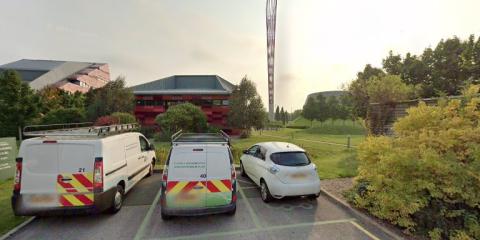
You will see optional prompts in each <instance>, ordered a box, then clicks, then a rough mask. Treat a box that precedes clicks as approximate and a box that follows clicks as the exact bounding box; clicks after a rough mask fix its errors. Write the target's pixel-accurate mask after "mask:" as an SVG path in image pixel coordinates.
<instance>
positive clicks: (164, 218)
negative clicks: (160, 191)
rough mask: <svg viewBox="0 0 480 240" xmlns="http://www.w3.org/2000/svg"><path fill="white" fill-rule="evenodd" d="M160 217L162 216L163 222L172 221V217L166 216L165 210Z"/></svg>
mask: <svg viewBox="0 0 480 240" xmlns="http://www.w3.org/2000/svg"><path fill="white" fill-rule="evenodd" d="M160 215H162V220H163V221H168V220H170V219H172V216H170V215H168V214H166V213H165V212H164V211H163V209H162V210H161V211H160Z"/></svg>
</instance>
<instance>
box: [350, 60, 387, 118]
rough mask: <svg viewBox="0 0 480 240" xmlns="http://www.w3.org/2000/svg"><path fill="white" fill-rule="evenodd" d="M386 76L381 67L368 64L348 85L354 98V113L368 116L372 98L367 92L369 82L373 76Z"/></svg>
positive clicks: (359, 115)
mask: <svg viewBox="0 0 480 240" xmlns="http://www.w3.org/2000/svg"><path fill="white" fill-rule="evenodd" d="M381 76H385V72H383V70H382V69H380V68H375V67H372V66H371V65H370V64H367V65H366V66H365V68H364V69H363V71H362V72H358V73H357V79H355V80H354V81H352V82H351V83H350V85H349V86H348V87H347V88H348V91H349V93H350V95H351V96H352V100H353V113H354V114H355V115H356V116H357V117H361V118H364V119H365V118H366V117H367V109H368V104H369V101H370V99H369V98H368V93H367V83H368V81H369V80H370V79H371V78H372V77H381Z"/></svg>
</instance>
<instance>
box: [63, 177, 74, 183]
mask: <svg viewBox="0 0 480 240" xmlns="http://www.w3.org/2000/svg"><path fill="white" fill-rule="evenodd" d="M62 181H63V182H68V181H72V179H71V178H62Z"/></svg>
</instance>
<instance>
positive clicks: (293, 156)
mask: <svg viewBox="0 0 480 240" xmlns="http://www.w3.org/2000/svg"><path fill="white" fill-rule="evenodd" d="M270 159H272V161H273V162H274V163H275V164H278V165H282V166H305V165H308V164H310V159H309V158H308V156H307V154H305V153H304V152H281V153H273V154H272V155H270Z"/></svg>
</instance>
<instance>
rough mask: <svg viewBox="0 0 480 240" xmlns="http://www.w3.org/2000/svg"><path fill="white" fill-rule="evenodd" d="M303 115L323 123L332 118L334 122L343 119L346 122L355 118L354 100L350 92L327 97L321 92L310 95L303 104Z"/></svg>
mask: <svg viewBox="0 0 480 240" xmlns="http://www.w3.org/2000/svg"><path fill="white" fill-rule="evenodd" d="M302 116H303V117H304V118H306V119H308V120H310V121H311V123H313V120H317V121H319V122H320V123H321V124H323V123H324V122H325V121H327V120H328V119H330V120H331V121H332V123H333V122H334V121H335V120H337V119H341V120H343V121H344V122H345V121H346V120H348V119H352V120H355V118H354V115H353V114H352V102H351V98H350V96H349V95H348V94H343V95H340V96H338V97H337V96H333V95H332V96H329V97H325V96H324V95H322V94H321V93H319V94H316V95H310V96H309V97H308V98H307V101H306V102H305V105H303V110H302Z"/></svg>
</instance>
